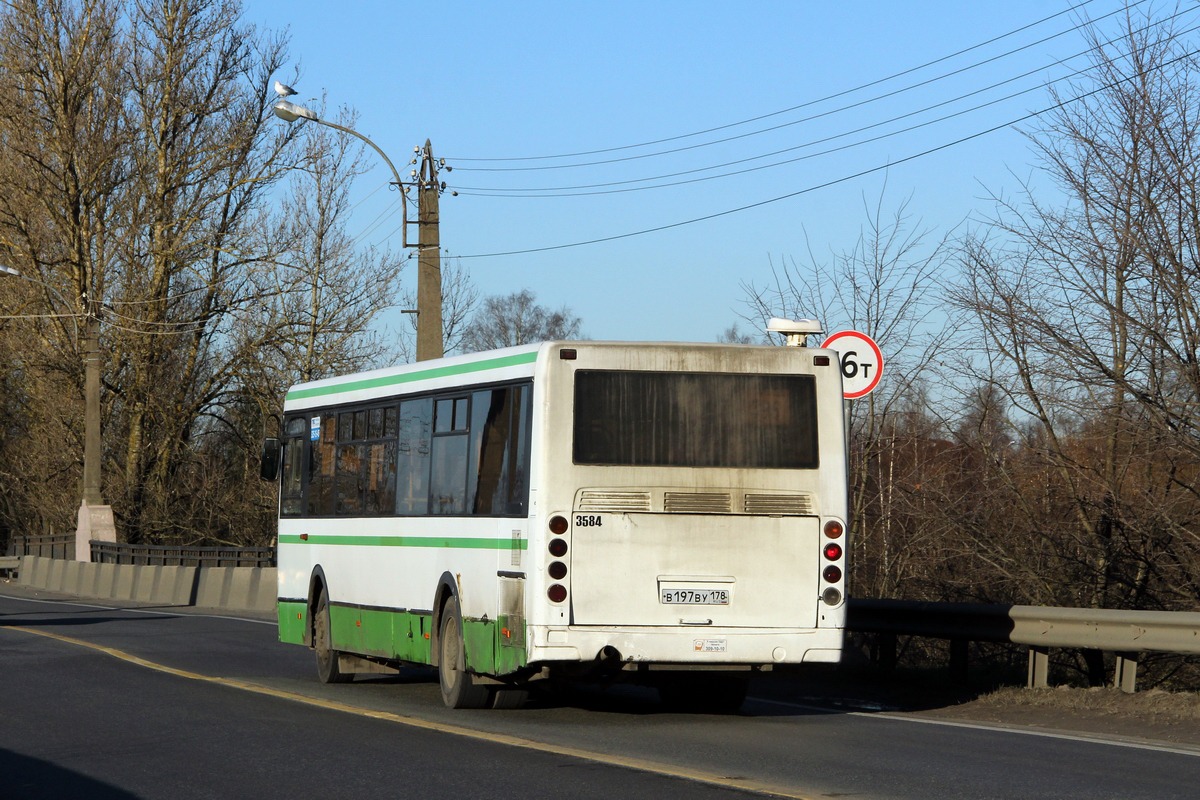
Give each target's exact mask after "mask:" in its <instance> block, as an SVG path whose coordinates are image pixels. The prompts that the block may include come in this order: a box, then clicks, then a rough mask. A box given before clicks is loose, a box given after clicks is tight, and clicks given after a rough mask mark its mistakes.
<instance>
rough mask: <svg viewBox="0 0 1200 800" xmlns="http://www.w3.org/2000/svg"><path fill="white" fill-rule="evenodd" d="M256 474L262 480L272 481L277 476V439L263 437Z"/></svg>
mask: <svg viewBox="0 0 1200 800" xmlns="http://www.w3.org/2000/svg"><path fill="white" fill-rule="evenodd" d="M258 475H259V477H260V478H262V479H263V480H264V481H274V480H277V479H278V478H279V440H278V439H275V438H268V439H263V447H262V459H261V460H260V461H259V465H258Z"/></svg>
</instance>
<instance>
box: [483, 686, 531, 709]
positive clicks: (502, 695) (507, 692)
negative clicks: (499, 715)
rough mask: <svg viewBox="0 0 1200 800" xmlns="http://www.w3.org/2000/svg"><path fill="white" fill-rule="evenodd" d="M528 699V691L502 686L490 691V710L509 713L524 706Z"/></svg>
mask: <svg viewBox="0 0 1200 800" xmlns="http://www.w3.org/2000/svg"><path fill="white" fill-rule="evenodd" d="M528 699H529V690H528V689H521V688H516V687H512V686H502V687H500V688H499V689H493V690H492V708H494V709H497V710H500V711H511V710H512V709H514V708H520V707H521V706H523V705H525V701H526V700H528Z"/></svg>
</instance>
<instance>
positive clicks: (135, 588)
mask: <svg viewBox="0 0 1200 800" xmlns="http://www.w3.org/2000/svg"><path fill="white" fill-rule="evenodd" d="M275 580H276V571H275V568H274V567H270V568H259V567H182V566H135V565H133V564H94V563H90V562H83V561H67V560H65V559H60V558H43V557H41V556H22V557H21V562H20V566H19V567H18V568H17V584H18V585H20V586H28V587H30V588H32V589H44V590H46V591H51V592H61V593H62V594H70V595H75V596H77V597H92V598H96V599H105V600H125V601H130V602H136V603H149V604H152V605H164V606H201V607H204V608H221V609H228V610H231V611H263V612H272V611H274V610H275V594H276V592H275Z"/></svg>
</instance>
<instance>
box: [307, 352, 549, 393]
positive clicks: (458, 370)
mask: <svg viewBox="0 0 1200 800" xmlns="http://www.w3.org/2000/svg"><path fill="white" fill-rule="evenodd" d="M537 356H538V354H537V351H533V352H530V353H518V354H516V355H513V356H501V357H500V358H489V359H486V360H483V361H472V362H470V363H467V364H451V365H449V366H445V367H433V368H432V369H423V370H418V371H417V372H405V373H403V374H401V375H383V376H380V377H376V378H363V379H362V380H357V381H349V382H347V383H338V384H333V385H331V386H314V387H313V388H311V389H293V390H292V391H290V392H288V393H287V397H286V398H285V399H286V400H305V399H307V398H310V397H321V396H324V395H330V394H342V393H343V392H355V391H359V390H362V389H379V388H382V387H385V386H396V385H399V384H402V383H412V382H413V381H424V380H431V379H433V378H445V377H448V376H450V375H468V374H470V373H472V372H485V371H487V370H490V369H503V368H504V367H515V366H517V365H519V364H532V363H533V362H534V361H537Z"/></svg>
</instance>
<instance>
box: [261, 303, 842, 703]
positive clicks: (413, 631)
mask: <svg viewBox="0 0 1200 800" xmlns="http://www.w3.org/2000/svg"><path fill="white" fill-rule="evenodd" d="M776 322H780V321H776ZM804 322H809V321H804ZM788 325H790V326H792V327H791V328H788V326H787V325H782V326H781V325H775V326H774V328H773V329H775V330H782V331H783V332H785V333H789V334H790V335H789V337H788V338H789V341H790V342H792V343H795V344H802V343H803V341H804V337H805V335H806V334H809V333H815V332H818V326H816V324H815V323H810V324H809V325H808V326H805V325H804V324H802V323H788ZM283 432H284V435H283V438H282V441H275V442H274V445H273V446H272V445H271V443H269V446H268V448H267V449H266V451H265V454H264V476H265V477H273V476H274V475H276V474H278V475H279V476H280V502H279V541H278V575H279V595H278V596H279V605H278V616H279V638H280V640H281V641H284V642H294V643H296V644H303V645H307V646H309V647H311V648H313V649H315V651H316V660H317V671H318V675H319V677H320V679H321V680H322V681H326V682H340V681H345V680H349V679H351V678H352V677H353V676H354V675H355V674H356V673H363V672H380V671H387V670H393V669H396V668H398V667H400V666H401V665H407V664H424V665H433V666H436V667H437V670H438V673H439V675H440V680H441V691H442V697H443V699H444V701H445V703H446V705H448V706H451V707H454V708H470V707H484V706H492V707H511V706H513V705H516V704H518V703H520V702H522V701H523V699H524V693H525V691H526V690H527V688H528V687H529V685H530V684H531V683H532V682H534V681H538V680H543V679H547V678H555V677H567V678H572V677H588V676H594V677H601V678H605V679H621V678H627V679H632V680H635V681H640V682H643V683H647V684H651V685H654V686H657V687H658V689H659V692H660V694H661V696H662V697H663V699H664V701H665V702H667V703H669V704H672V705H677V706H692V707H698V708H706V709H714V710H715V709H732V708H736V707H738V706H739V705H740V704H741V702H742V700H743V699H744V697H745V692H746V683H747V681H748V678H749V676H750V675H751V674H752V673H753V672H755V671H762V670H770V669H771V668H772V667H774V666H775V665H778V664H797V663H808V662H830V661H837V660H839V659H840V656H841V652H842V633H843V627H844V620H845V607H846V606H845V588H844V587H845V577H844V576H845V572H846V565H845V553H846V542H845V537H844V531H845V530H846V529H847V525H846V523H847V484H846V474H847V473H846V445H845V435H844V425H843V398H842V376H841V371H840V369H839V362H838V357H837V354H836V353H834V352H833V351H830V350H823V349H819V348H808V347H802V346H789V347H769V346H751V345H717V344H673V343H625V342H590V341H581V342H543V343H541V344H537V345H530V346H523V347H514V348H509V349H505V350H497V351H492V352H487V353H476V354H472V355H466V356H458V357H452V358H444V359H440V360H437V361H425V362H419V363H416V364H409V365H405V366H399V367H394V368H389V369H381V370H375V371H372V372H364V373H361V374H357V375H347V376H343V377H337V378H330V379H326V380H319V381H313V382H311V383H304V384H300V385H297V386H294V387H292V389H291V390H290V391H289V392H288V393H287V397H286V401H285V405H284V417H283ZM272 453H273V455H274V458H272Z"/></svg>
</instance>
